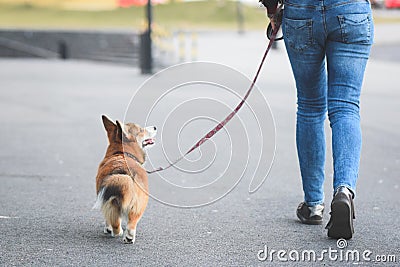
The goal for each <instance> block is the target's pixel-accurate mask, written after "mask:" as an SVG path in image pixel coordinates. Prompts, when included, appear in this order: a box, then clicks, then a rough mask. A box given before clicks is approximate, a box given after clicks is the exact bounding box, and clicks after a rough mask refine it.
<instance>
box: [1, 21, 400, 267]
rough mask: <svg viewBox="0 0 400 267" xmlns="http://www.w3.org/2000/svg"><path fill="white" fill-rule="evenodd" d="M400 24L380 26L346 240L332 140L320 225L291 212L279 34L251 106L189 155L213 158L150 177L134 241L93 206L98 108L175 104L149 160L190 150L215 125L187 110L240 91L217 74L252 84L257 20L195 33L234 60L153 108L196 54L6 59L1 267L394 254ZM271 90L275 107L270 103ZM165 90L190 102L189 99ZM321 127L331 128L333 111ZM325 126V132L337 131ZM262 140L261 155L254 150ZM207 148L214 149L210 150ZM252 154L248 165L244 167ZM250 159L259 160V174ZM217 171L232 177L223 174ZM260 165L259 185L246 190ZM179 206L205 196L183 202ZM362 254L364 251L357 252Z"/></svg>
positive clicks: (221, 57)
mask: <svg viewBox="0 0 400 267" xmlns="http://www.w3.org/2000/svg"><path fill="white" fill-rule="evenodd" d="M387 32H390V33H391V34H389V35H388V34H387ZM396 36H397V37H396ZM399 36H400V27H399V26H398V25H377V26H376V45H375V48H374V50H373V52H372V56H371V60H370V61H369V64H368V67H367V71H366V78H365V82H364V88H363V92H362V99H361V116H362V129H363V151H362V159H361V167H360V175H359V181H358V187H357V197H356V200H355V205H356V220H355V235H354V237H353V239H351V240H349V241H348V242H347V243H346V244H343V243H341V244H338V243H337V242H336V240H333V239H329V238H328V237H327V236H326V231H325V230H324V226H325V224H326V223H327V221H328V219H329V203H330V201H331V199H332V160H331V156H330V152H331V150H330V146H329V145H328V151H327V152H328V153H327V164H326V176H327V177H326V182H325V194H326V200H325V205H326V212H325V215H324V225H322V226H307V225H302V224H300V223H299V222H298V221H297V219H296V215H295V210H296V207H297V205H298V203H299V202H300V201H302V190H301V181H300V176H299V169H298V163H297V157H296V149H295V138H294V136H295V110H296V98H295V97H296V94H295V88H294V81H293V77H292V75H291V70H290V66H289V63H288V59H287V56H286V54H285V51H284V47H283V46H282V44H280V45H279V46H278V49H277V50H273V51H272V53H271V55H270V56H269V57H268V59H267V63H266V65H265V66H264V68H263V70H262V73H261V76H260V79H259V81H258V82H257V86H258V88H257V91H256V92H255V93H254V94H252V95H251V96H250V98H249V103H250V104H249V107H247V110H244V111H243V112H242V111H240V112H239V116H242V117H240V119H239V118H234V119H233V120H232V122H231V124H230V125H229V126H227V130H226V132H227V134H224V133H221V134H219V135H218V136H216V137H215V138H216V139H215V141H214V142H213V143H212V142H208V143H206V144H204V149H202V150H201V153H199V152H194V156H193V157H196V155H197V156H198V157H199V158H193V159H192V163H193V164H197V163H198V164H199V165H196V167H195V169H196V168H197V169H196V170H198V168H200V166H201V164H202V160H201V159H202V157H203V156H204V157H205V160H206V161H207V162H210V163H211V165H210V166H211V167H210V166H208V165H207V166H208V167H207V168H205V169H204V171H201V172H196V171H193V172H191V170H190V167H191V165H190V163H191V161H188V162H184V163H182V164H183V165H184V167H185V170H184V171H182V170H179V169H171V170H169V172H168V173H167V174H151V175H150V176H149V180H150V193H152V192H156V193H157V194H156V195H155V197H154V198H151V199H150V202H149V205H148V208H147V210H146V212H145V215H144V216H143V218H142V220H141V221H140V223H139V226H138V231H137V237H136V243H135V244H134V245H125V244H123V243H122V240H121V239H118V238H116V239H113V238H110V237H107V236H104V234H103V233H102V229H103V219H102V216H101V214H100V211H98V210H93V209H92V206H93V204H94V202H95V199H96V195H95V175H96V171H97V166H98V163H99V162H100V161H101V159H102V157H103V155H104V152H105V149H106V141H107V140H106V136H105V131H104V130H103V128H102V125H101V119H100V118H101V115H102V114H107V115H108V116H109V117H111V118H113V119H121V120H122V119H123V118H124V117H125V115H127V120H129V121H136V122H141V123H142V122H145V121H146V118H149V120H151V121H152V122H153V121H154V122H158V121H160V122H163V121H164V119H165V118H166V116H167V115H169V117H168V118H169V120H167V122H168V123H165V124H161V125H159V124H157V123H156V125H157V126H158V129H159V135H160V136H159V137H158V139H157V142H158V143H157V145H156V147H155V148H154V149H152V150H150V151H149V156H150V159H151V165H154V166H158V165H160V164H161V165H162V164H164V163H165V157H164V156H163V154H162V153H163V151H162V150H161V148H165V151H164V152H165V153H168V151H169V150H168V149H169V148H171V149H172V150H173V149H174V148H173V147H175V146H174V145H170V144H171V143H172V144H176V143H177V144H178V145H182V150H184V149H185V148H186V147H188V145H190V144H192V143H194V142H195V141H196V140H197V139H196V138H198V137H199V136H201V134H203V133H204V132H205V131H206V130H208V129H209V127H210V126H212V125H214V124H213V123H214V122H213V123H210V120H206V121H205V122H202V120H201V119H200V120H199V122H198V124H196V123H194V124H193V126H192V127H193V128H190V127H189V126H190V123H189V126H188V127H187V128H185V127H183V126H182V125H184V123H185V122H192V121H191V120H190V119H191V118H203V117H202V116H207V118H209V117H213V118H215V119H216V120H217V119H219V118H224V116H226V115H227V112H228V111H229V110H230V109H231V108H232V107H233V106H234V104H235V103H237V100H238V96H237V95H236V96H235V97H231V98H230V97H229V96H227V95H225V93H224V92H221V93H216V91H217V89H215V88H216V87H215V86H214V85H215V84H216V83H215V84H214V83H213V82H215V81H218V82H221V83H224V81H226V83H227V84H230V85H232V86H233V87H234V84H238V85H240V86H239V87H241V89H240V88H239V89H237V91H235V92H237V93H238V94H239V95H241V94H242V93H243V92H244V91H245V89H246V88H242V87H243V86H242V85H243V84H246V82H247V81H248V79H250V78H251V77H252V75H253V74H254V72H255V71H256V68H257V64H258V63H259V61H260V59H261V55H262V53H263V50H264V49H265V44H266V40H265V37H264V36H263V33H262V32H246V33H245V34H242V35H239V34H237V33H234V32H202V33H200V34H199V40H198V59H199V60H202V61H205V62H214V63H218V64H217V65H215V66H216V69H218V68H219V67H221V66H226V67H221V69H223V70H225V71H226V73H225V74H224V75H222V74H221V75H219V73H220V72H218V73H213V74H214V76H213V75H210V76H207V77H209V79H210V83H207V84H206V85H207V86H210V84H211V85H212V86H211V87H207V86H205V87H204V88H203V89H202V90H203V91H201V93H200V91H199V90H197V91H196V90H191V89H193V88H189V89H188V90H187V91H184V90H181V91H179V92H178V93H176V94H173V93H171V94H169V95H168V96H169V97H170V98H169V100H168V101H166V102H165V103H162V102H157V103H158V105H159V106H157V105H156V106H155V107H154V112H152V113H151V116H150V115H149V114H150V113H149V112H147V111H146V107H147V108H148V107H150V108H151V107H152V106H153V104H154V103H153V100H154V99H159V97H160V96H161V95H162V94H163V93H164V92H165V91H163V90H166V89H165V88H163V86H162V84H163V83H164V82H166V83H168V82H169V83H171V84H172V85H173V84H174V82H175V81H181V79H183V78H182V77H189V78H190V79H194V78H196V77H197V76H196V75H195V74H196V72H195V68H197V67H198V65H196V66H195V68H192V70H193V72H190V71H189V73H190V75H192V76H190V75H189V74H188V73H183V74H184V75H182V76H180V75H179V71H178V72H177V73H176V72H174V69H172V70H169V71H168V72H164V74H166V75H163V74H160V75H157V76H156V77H153V78H151V77H150V76H142V75H140V74H139V70H138V69H132V68H129V67H124V66H118V65H110V64H102V63H94V62H85V61H58V60H48V61H45V60H27V59H1V60H0V88H1V89H0V90H1V91H0V110H1V112H0V124H1V127H0V148H1V149H0V229H1V232H2V237H1V238H0V251H1V253H0V266H280V265H282V266H321V265H323V266H347V265H348V266H353V265H355V264H356V265H363V266H371V265H373V264H376V265H381V264H382V265H384V264H385V265H387V266H398V265H399V264H400V249H399V248H400V234H399V231H398V229H399V227H400V219H399V218H400V209H399V206H400V197H399V194H400V188H399V186H400V180H399V173H400V152H399V149H400V143H399V141H398V140H399V138H400V120H399V119H398V118H399V117H400V105H399V99H400V98H399V97H400V91H399V90H398V89H399V83H400V80H399V71H400V61H399V60H394V59H393V58H395V57H397V56H398V53H397V52H396V51H394V50H393V51H392V50H387V51H385V50H379V49H381V47H382V46H384V45H386V44H390V45H391V46H394V47H397V48H399V47H400V37H399ZM378 50H379V51H378ZM390 53H393V54H390ZM207 64H211V63H207ZM220 64H223V65H220ZM199 65H200V67H198V68H199V69H200V70H201V67H202V65H201V64H199ZM211 65H213V64H211ZM211 65H210V66H211ZM185 71H187V70H185ZM200 72H201V71H200ZM200 72H199V73H200ZM170 73H172V74H170ZM221 73H222V72H221ZM235 73H236V74H237V75H235ZM239 73H241V74H239ZM215 74H217V75H215ZM187 75H189V76H187ZM241 75H242V76H241ZM246 76H247V77H248V79H247V80H246V78H244V77H246ZM166 77H167V78H166ZM149 78H151V79H150V81H151V82H153V81H154V84H155V85H156V87H154V89H153V90H152V88H151V86H150V87H149V88H147V87H146V84H148V83H149V80H147V79H149ZM219 79H220V80H219ZM143 83H144V85H143ZM160 84H161V85H160ZM141 85H143V86H142V87H141ZM195 85H196V86H199V84H198V83H197V84H195ZM213 86H214V87H215V88H214V87H213ZM168 88H171V87H168ZM218 88H219V89H220V88H222V87H218ZM194 89H196V88H194ZM235 90H236V89H235ZM222 91H223V90H222ZM228 91H229V90H228ZM218 92H219V91H218ZM214 93H215V95H213V97H212V99H211V100H215V101H211V100H210V99H206V97H205V96H206V95H210V94H214ZM138 95H139V96H140V98H138V99H133V100H132V101H131V98H132V97H133V96H138ZM262 98H264V100H265V101H267V102H268V104H269V107H270V111H269V110H267V111H263V109H262V108H263V107H265V101H264V100H262V101H261V100H260V99H262ZM188 99H190V100H191V101H193V102H190V103H189V105H188V106H189V107H190V109H189V108H188V106H185V105H184V104H183V103H186V102H185V101H187V100H188ZM193 99H195V100H196V101H194V100H193ZM203 99H206V100H207V101H209V102H205V103H204V102H202V101H203ZM224 99H225V100H226V103H225V102H224V101H223V100H224ZM130 101H131V102H130ZM169 101H173V102H169ZM129 103H131V105H129ZM168 103H175V104H174V105H176V106H177V107H178V106H179V107H181V106H182V111H180V110H179V109H178V110H176V109H175V108H174V107H170V106H168ZM215 103H217V104H215ZM160 105H161V108H159V110H157V107H160ZM163 105H164V106H163ZM214 105H215V106H214ZM245 109H246V108H245ZM152 110H153V109H152ZM252 110H253V111H254V113H252ZM192 111H196V112H194V113H193V114H192V113H190V112H192ZM207 112H209V113H207ZM241 112H242V114H241ZM269 113H270V114H269ZM188 114H189V115H188ZM204 114H206V115H204ZM254 114H255V115H256V116H254ZM253 117H257V118H261V122H259V123H260V125H261V127H260V129H261V130H262V131H261V133H264V135H263V137H260V136H259V134H258V133H257V131H255V130H254V129H255V128H254V127H252V126H251V125H252V123H253V122H251V119H252V118H253ZM263 118H264V119H265V120H264V119H263ZM211 121H212V120H211ZM174 122H180V123H178V124H177V125H178V126H180V127H181V128H182V129H183V130H182V132H179V133H177V132H175V133H172V134H167V133H166V134H165V135H163V131H167V129H168V130H171V131H172V132H173V130H174V129H175V128H174V127H175V125H174ZM194 122H196V121H194ZM202 123H204V124H202ZM263 123H265V124H263ZM170 125H172V126H174V127H172V126H170ZM255 125H256V124H255ZM256 126H257V125H256ZM168 127H171V129H170V128H168ZM185 129H187V130H185ZM263 129H265V130H263ZM268 129H269V130H271V129H273V130H272V131H271V132H269V130H268ZM326 129H327V131H328V133H329V126H328V123H327V125H326ZM178 130H179V129H178ZM243 136H246V137H245V139H243ZM230 137H231V141H230V139H229V138H230ZM327 139H328V143H330V141H329V139H330V135H329V134H327ZM260 148H261V150H262V152H263V155H264V154H265V155H266V156H265V158H263V156H261V155H258V156H257V155H256V156H254V155H255V154H256V153H258V152H257V151H259V150H260ZM213 149H214V150H213ZM210 151H211V152H212V153H211V152H210ZM217 152H218V153H217ZM229 152H233V153H231V154H229ZM245 152H246V153H245ZM196 153H197V154H196ZM210 153H211V154H213V155H215V161H213V160H214V158H212V157H211V158H207V155H209V154H210ZM178 154H179V153H178ZM178 154H177V155H178ZM219 155H222V156H221V157H222V158H221V159H220V158H219ZM243 155H244V156H243ZM174 156H176V155H175V154H173V155H172V156H171V157H174ZM260 158H261V159H262V160H261V161H260V164H256V163H257V161H258V159H260ZM246 159H249V160H248V164H245V165H243V166H242V163H243V162H244V161H246ZM213 162H214V165H213ZM227 162H228V164H227V165H226V163H227ZM185 164H187V165H185ZM224 164H225V165H226V166H227V167H226V166H225V165H224ZM146 167H147V168H150V167H151V166H150V165H146ZM214 167H215V168H214ZM225 167H226V168H225ZM255 169H257V170H258V171H259V172H256V174H255V175H254V176H253V171H254V170H255ZM226 173H229V175H228V176H227V175H225V176H224V174H226ZM259 173H261V174H259ZM162 175H164V176H162ZM264 176H266V180H265V181H264V182H263V183H262V179H260V177H261V178H262V177H264ZM193 177H196V179H193ZM216 177H218V178H219V177H222V178H224V179H225V178H226V180H224V181H225V182H224V183H222V184H217V183H214V179H215V178H216ZM252 177H253V178H254V177H255V178H254V179H256V181H257V183H258V184H260V187H259V188H258V190H256V192H254V193H249V184H251V179H252ZM162 178H165V179H167V180H169V181H170V184H175V185H176V187H177V188H178V187H179V188H190V186H197V187H201V186H207V187H206V190H205V191H203V193H202V194H200V195H195V193H193V195H192V196H191V194H190V193H189V194H183V193H182V195H180V193H179V191H178V190H175V189H164V187H163V186H164V185H163V184H162V183H161V182H160V181H161V180H162ZM222 178H221V179H222ZM217 180H218V179H217ZM184 185H186V186H187V187H185V186H184ZM165 188H166V187H165ZM185 190H190V189H185ZM177 192H178V193H177ZM186 192H187V191H186ZM214 193H215V194H214ZM171 196H173V197H171ZM222 196H223V197H222ZM191 197H193V198H191ZM203 197H205V198H203ZM201 204H204V205H201ZM184 205H186V206H190V205H198V206H200V207H196V208H190V207H186V208H182V207H176V206H184ZM278 251H281V252H279V253H278ZM282 251H283V252H282ZM335 251H336V252H335ZM349 251H350V252H349ZM265 252H267V253H265ZM313 252H315V255H316V257H315V259H313ZM310 253H311V254H310ZM329 253H331V254H329ZM356 253H358V255H359V261H357V260H355V259H354V258H352V257H355V256H354V255H356ZM296 255H298V258H296ZM302 255H305V258H304V259H302ZM307 255H311V256H309V257H308V256H307ZM346 255H347V256H346ZM349 255H350V256H349ZM310 257H311V258H310ZM346 257H347V258H346ZM285 259H286V261H285ZM380 261H386V263H382V262H380Z"/></svg>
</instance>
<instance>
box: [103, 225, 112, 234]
mask: <svg viewBox="0 0 400 267" xmlns="http://www.w3.org/2000/svg"><path fill="white" fill-rule="evenodd" d="M103 233H104V234H106V235H111V233H112V227H108V226H104V229H103Z"/></svg>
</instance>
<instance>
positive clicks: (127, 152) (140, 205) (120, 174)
mask: <svg viewBox="0 0 400 267" xmlns="http://www.w3.org/2000/svg"><path fill="white" fill-rule="evenodd" d="M102 120H103V125H104V128H105V129H106V132H107V136H108V142H109V144H108V147H107V151H106V154H105V156H104V159H103V160H102V161H101V163H100V165H99V168H98V172H97V176H96V192H97V202H96V204H95V208H100V209H101V211H102V213H103V215H104V217H105V227H104V233H105V234H109V235H111V236H113V237H116V236H122V235H123V241H124V243H127V244H133V243H134V242H135V237H136V226H137V223H138V222H139V220H140V218H141V217H142V215H143V213H144V210H145V209H146V206H147V202H148V200H149V196H148V179H147V173H146V170H145V169H144V168H143V167H142V165H143V163H144V162H145V159H146V154H145V151H144V150H145V149H146V148H149V147H151V146H153V145H154V139H153V137H154V136H155V135H156V133H157V129H156V127H154V126H151V127H146V128H141V127H140V126H139V125H137V124H134V123H127V124H121V123H120V122H119V121H116V122H115V123H114V122H113V121H111V120H110V119H109V118H107V117H106V116H105V115H103V116H102ZM122 219H126V220H127V226H126V230H125V233H124V232H123V230H122V226H121V221H122Z"/></svg>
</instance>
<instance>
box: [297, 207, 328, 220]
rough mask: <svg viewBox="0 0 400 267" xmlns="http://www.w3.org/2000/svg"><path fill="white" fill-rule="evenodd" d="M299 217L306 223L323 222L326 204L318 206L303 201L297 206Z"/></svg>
mask: <svg viewBox="0 0 400 267" xmlns="http://www.w3.org/2000/svg"><path fill="white" fill-rule="evenodd" d="M296 214H297V218H299V220H300V221H301V223H304V224H322V215H323V214H324V204H322V205H316V206H307V204H306V203H305V202H301V203H300V204H299V206H298V207H297V211H296Z"/></svg>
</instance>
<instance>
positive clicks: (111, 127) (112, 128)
mask: <svg viewBox="0 0 400 267" xmlns="http://www.w3.org/2000/svg"><path fill="white" fill-rule="evenodd" d="M101 119H102V120H103V125H104V128H105V129H106V131H107V136H108V140H113V139H114V137H115V132H116V130H117V125H116V124H115V123H114V122H113V121H112V120H110V119H109V118H108V117H107V116H106V115H103V116H101Z"/></svg>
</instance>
